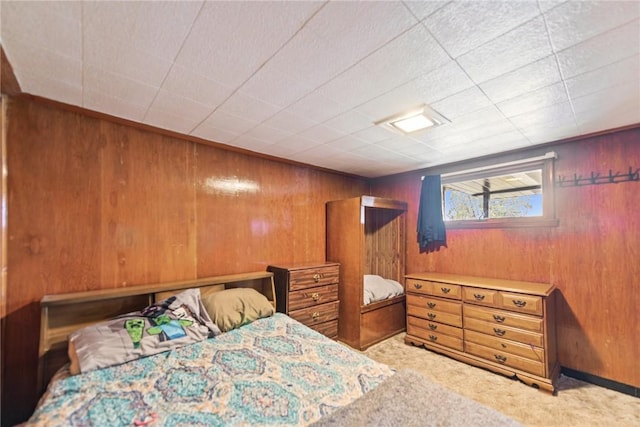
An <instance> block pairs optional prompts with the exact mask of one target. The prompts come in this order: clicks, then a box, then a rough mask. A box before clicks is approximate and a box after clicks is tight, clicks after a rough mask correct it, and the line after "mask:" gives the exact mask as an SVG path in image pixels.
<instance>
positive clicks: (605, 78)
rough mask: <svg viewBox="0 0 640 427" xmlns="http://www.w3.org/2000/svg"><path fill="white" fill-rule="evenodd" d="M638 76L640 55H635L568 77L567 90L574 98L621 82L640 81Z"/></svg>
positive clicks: (639, 74) (639, 72)
mask: <svg viewBox="0 0 640 427" xmlns="http://www.w3.org/2000/svg"><path fill="white" fill-rule="evenodd" d="M638 76H640V55H634V56H632V57H630V58H625V59H623V60H621V61H618V62H614V63H612V64H609V65H605V66H604V67H602V68H598V69H596V70H593V71H589V72H587V73H584V74H579V75H577V76H575V77H572V78H570V79H568V80H567V82H566V83H567V90H568V91H569V94H570V95H571V97H572V98H577V97H580V96H584V95H588V94H590V93H593V92H598V91H601V90H604V89H606V88H608V87H611V86H616V85H618V84H620V83H625V82H630V81H636V82H638V81H639V79H638Z"/></svg>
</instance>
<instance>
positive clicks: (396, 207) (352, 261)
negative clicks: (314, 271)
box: [327, 196, 407, 350]
mask: <svg viewBox="0 0 640 427" xmlns="http://www.w3.org/2000/svg"><path fill="white" fill-rule="evenodd" d="M406 211H407V204H406V203H405V202H401V201H397V200H392V199H385V198H380V197H373V196H361V197H355V198H351V199H344V200H335V201H330V202H327V261H331V262H338V263H340V286H339V296H340V317H339V318H340V321H339V324H338V339H339V340H340V341H342V342H344V343H346V344H348V345H350V346H351V347H353V348H356V349H358V350H363V349H365V348H367V347H369V346H371V345H373V344H375V343H377V342H379V341H382V340H384V339H386V338H388V337H390V336H392V335H395V334H397V333H399V332H402V331H404V330H406V317H405V313H406V308H405V296H404V295H401V296H397V297H394V298H391V299H387V300H383V301H378V302H374V303H371V304H368V305H364V303H363V299H364V289H363V284H364V275H365V274H376V275H379V276H382V277H384V278H385V279H393V280H396V281H397V282H399V283H401V284H402V285H403V286H404V273H405V271H404V270H405V245H406V243H405V228H406V224H405V222H406Z"/></svg>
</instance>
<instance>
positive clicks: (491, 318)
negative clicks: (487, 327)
mask: <svg viewBox="0 0 640 427" xmlns="http://www.w3.org/2000/svg"><path fill="white" fill-rule="evenodd" d="M462 311H463V314H464V317H465V318H474V319H478V320H482V321H484V322H490V323H495V324H497V325H504V326H511V327H514V328H519V329H525V330H527V331H531V332H536V333H542V332H543V325H544V321H543V319H541V318H539V317H534V316H527V315H524V314H518V313H513V312H509V311H501V310H495V309H492V308H486V307H478V306H474V305H469V304H465V306H464V307H463V309H462Z"/></svg>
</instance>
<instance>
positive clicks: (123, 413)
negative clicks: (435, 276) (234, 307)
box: [27, 313, 394, 426]
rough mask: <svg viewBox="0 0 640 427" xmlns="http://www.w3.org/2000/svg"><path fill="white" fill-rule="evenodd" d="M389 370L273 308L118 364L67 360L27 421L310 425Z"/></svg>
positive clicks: (46, 423) (371, 386) (387, 374)
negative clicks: (211, 334)
mask: <svg viewBox="0 0 640 427" xmlns="http://www.w3.org/2000/svg"><path fill="white" fill-rule="evenodd" d="M393 373H394V371H393V370H392V368H390V367H388V366H386V365H384V364H381V363H378V362H375V361H373V360H371V359H369V358H367V357H366V356H364V355H362V354H360V353H357V352H355V351H353V350H351V349H349V348H347V347H345V346H343V345H342V344H340V343H337V342H335V341H332V340H330V339H328V338H326V337H325V336H324V335H321V334H319V333H317V332H315V331H313V330H311V329H309V328H308V327H306V326H304V325H302V324H301V323H299V322H297V321H295V320H293V319H291V318H289V317H288V316H285V315H283V314H279V313H276V314H275V315H273V316H271V317H268V318H264V319H260V320H257V321H255V322H253V323H251V324H248V325H245V326H242V327H241V328H239V329H236V330H233V331H230V332H226V333H223V334H221V335H219V336H217V337H215V338H212V339H208V340H206V341H202V342H199V343H195V344H190V345H187V346H184V347H180V348H178V349H175V350H172V351H169V352H165V353H162V354H158V355H154V356H150V357H146V358H142V359H138V360H134V361H131V362H127V363H125V364H122V365H119V366H114V367H111V368H105V369H99V370H96V371H91V372H88V373H84V374H80V375H75V376H70V375H69V374H68V371H65V369H63V370H61V371H60V372H59V373H58V374H57V375H56V376H55V377H54V380H53V381H52V382H51V383H50V385H49V387H48V389H47V391H46V393H45V395H44V396H43V397H42V398H41V400H40V403H39V405H38V407H37V409H36V411H35V412H34V414H33V416H32V417H31V418H30V420H29V421H28V422H27V425H42V426H52V425H70V426H74V425H75V426H78V425H82V426H118V425H128V426H130V425H152V426H180V425H189V426H197V425H207V426H216V425H238V426H242V425H251V426H256V425H276V424H277V425H307V424H310V423H312V422H314V421H316V420H318V419H320V418H321V417H322V416H324V415H327V414H330V413H332V412H334V411H335V410H337V409H338V408H340V407H343V406H346V405H348V404H350V403H351V402H353V401H355V400H356V399H357V398H359V397H360V396H362V395H364V394H365V393H367V392H368V391H369V390H372V389H374V388H375V387H377V386H378V385H379V384H380V383H382V382H383V381H384V380H385V379H386V378H388V377H390V376H392V375H393Z"/></svg>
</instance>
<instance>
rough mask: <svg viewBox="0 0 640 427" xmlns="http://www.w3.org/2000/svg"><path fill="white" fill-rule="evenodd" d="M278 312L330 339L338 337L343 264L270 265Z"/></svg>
mask: <svg viewBox="0 0 640 427" xmlns="http://www.w3.org/2000/svg"><path fill="white" fill-rule="evenodd" d="M267 270H268V271H270V272H272V273H273V279H274V284H275V288H276V309H277V311H278V312H280V313H285V314H288V315H289V316H291V317H292V318H294V319H296V320H297V321H299V322H301V323H303V324H305V325H307V326H309V327H310V328H312V329H315V330H316V331H318V332H320V333H322V334H324V335H326V336H328V337H329V338H333V339H335V338H337V337H338V313H339V304H340V301H339V300H338V286H339V283H340V264H338V263H312V264H301V265H288V266H277V265H270V266H269V267H268V268H267Z"/></svg>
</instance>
